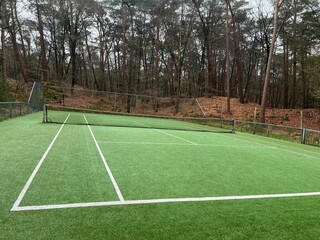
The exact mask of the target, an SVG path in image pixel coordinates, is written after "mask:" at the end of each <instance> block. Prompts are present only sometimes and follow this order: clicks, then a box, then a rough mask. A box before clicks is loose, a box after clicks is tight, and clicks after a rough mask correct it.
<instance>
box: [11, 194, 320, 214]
mask: <svg viewBox="0 0 320 240" xmlns="http://www.w3.org/2000/svg"><path fill="white" fill-rule="evenodd" d="M307 196H320V192H306V193H287V194H259V195H244V196H223V197H202V198H163V199H145V200H125V201H109V202H87V203H69V204H53V205H37V206H22V207H16V208H14V209H13V210H12V211H37V210H51V209H66V208H84V207H102V206H119V205H142V204H159V203H183V202H210V201H211V202H212V201H232V200H233V201H235V200H249V199H272V198H292V197H307Z"/></svg>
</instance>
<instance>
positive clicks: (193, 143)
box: [134, 121, 198, 145]
mask: <svg viewBox="0 0 320 240" xmlns="http://www.w3.org/2000/svg"><path fill="white" fill-rule="evenodd" d="M134 122H135V123H138V124H140V125H141V126H144V127H150V126H148V125H145V124H143V123H139V122H137V121H134ZM153 130H156V131H158V132H162V133H164V134H167V135H169V136H171V137H174V138H178V139H181V140H183V141H185V142H188V143H191V144H192V145H198V144H197V143H195V142H191V141H189V140H187V139H184V138H182V137H178V136H175V135H172V134H170V133H167V132H165V131H162V130H160V129H153Z"/></svg>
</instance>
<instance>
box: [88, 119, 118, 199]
mask: <svg viewBox="0 0 320 240" xmlns="http://www.w3.org/2000/svg"><path fill="white" fill-rule="evenodd" d="M83 117H84V119H85V121H86V124H87V126H88V128H89V131H90V133H91V136H92V139H93V141H94V143H95V145H96V147H97V149H98V152H99V155H100V157H101V159H102V162H103V164H104V167H105V168H106V170H107V172H108V175H109V177H110V179H111V182H112V184H113V187H114V189H115V190H116V192H117V195H118V198H119V199H120V202H123V201H124V198H123V195H122V193H121V191H120V188H119V186H118V184H117V182H116V179H115V178H114V176H113V174H112V172H111V169H110V167H109V165H108V163H107V161H106V159H105V157H104V156H103V153H102V151H101V149H100V146H99V144H98V142H97V140H96V137H95V136H94V134H93V132H92V130H91V127H90V125H89V123H88V120H87V118H86V116H85V115H83Z"/></svg>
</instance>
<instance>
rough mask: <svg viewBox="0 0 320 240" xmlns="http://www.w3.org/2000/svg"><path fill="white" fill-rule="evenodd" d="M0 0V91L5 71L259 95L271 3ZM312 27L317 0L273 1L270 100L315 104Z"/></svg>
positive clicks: (187, 92) (317, 22) (143, 90)
mask: <svg viewBox="0 0 320 240" xmlns="http://www.w3.org/2000/svg"><path fill="white" fill-rule="evenodd" d="M0 2H1V11H0V13H1V19H0V20H1V25H0V27H1V52H0V61H1V66H0V68H1V69H0V71H1V75H2V78H1V79H2V80H1V81H0V91H1V97H0V98H1V99H0V101H7V100H9V98H11V97H12V96H10V94H7V93H6V92H7V89H8V86H7V83H6V81H4V80H5V79H7V78H11V79H15V80H17V81H18V82H21V83H29V82H34V81H37V82H42V83H44V84H48V83H49V84H52V85H59V86H69V87H71V88H73V87H74V86H75V85H78V86H82V87H84V88H88V89H92V90H99V91H109V92H117V93H130V94H139V95H150V96H155V97H174V98H176V99H179V98H197V97H213V96H228V95H229V96H230V97H232V98H237V99H239V102H240V103H247V102H251V103H257V104H261V99H262V95H263V87H264V82H265V75H266V69H267V63H268V57H269V55H270V49H271V40H272V33H273V28H274V25H273V24H274V21H273V12H268V11H266V9H264V8H263V5H257V6H256V7H255V8H252V5H251V4H248V2H246V1H242V0H240V1H234V0H224V1H222V0H122V1H121V0H104V1H98V0H92V1H87V0H63V1H62V0H58V1H57V0H54V1H53V0H41V1H40V0H30V1H23V0H10V1H9V0H1V1H0ZM271 4H272V3H271ZM259 6H260V7H259ZM319 29H320V3H319V1H318V0H301V1H298V0H292V1H282V2H281V4H280V5H279V14H278V27H277V29H276V34H277V41H276V48H275V53H274V58H273V63H272V67H271V72H270V85H269V87H268V89H267V90H268V94H267V96H268V101H267V102H268V106H269V107H270V108H285V109H290V108H291V109H294V108H319V107H320V30H319ZM228 59H229V60H228ZM228 61H229V64H227V62H228ZM71 94H72V93H71Z"/></svg>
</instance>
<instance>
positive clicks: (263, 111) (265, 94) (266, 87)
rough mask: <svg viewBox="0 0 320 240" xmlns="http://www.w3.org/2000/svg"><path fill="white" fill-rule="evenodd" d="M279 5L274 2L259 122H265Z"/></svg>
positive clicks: (276, 0) (277, 2)
mask: <svg viewBox="0 0 320 240" xmlns="http://www.w3.org/2000/svg"><path fill="white" fill-rule="evenodd" d="M281 3H282V0H275V2H274V16H273V33H272V40H271V47H270V52H269V57H268V64H267V70H266V77H265V81H264V87H263V94H262V100H261V108H260V122H265V120H266V108H267V100H268V91H269V85H270V72H271V65H272V59H273V54H274V50H275V44H276V38H277V28H278V11H279V8H280V5H281Z"/></svg>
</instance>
